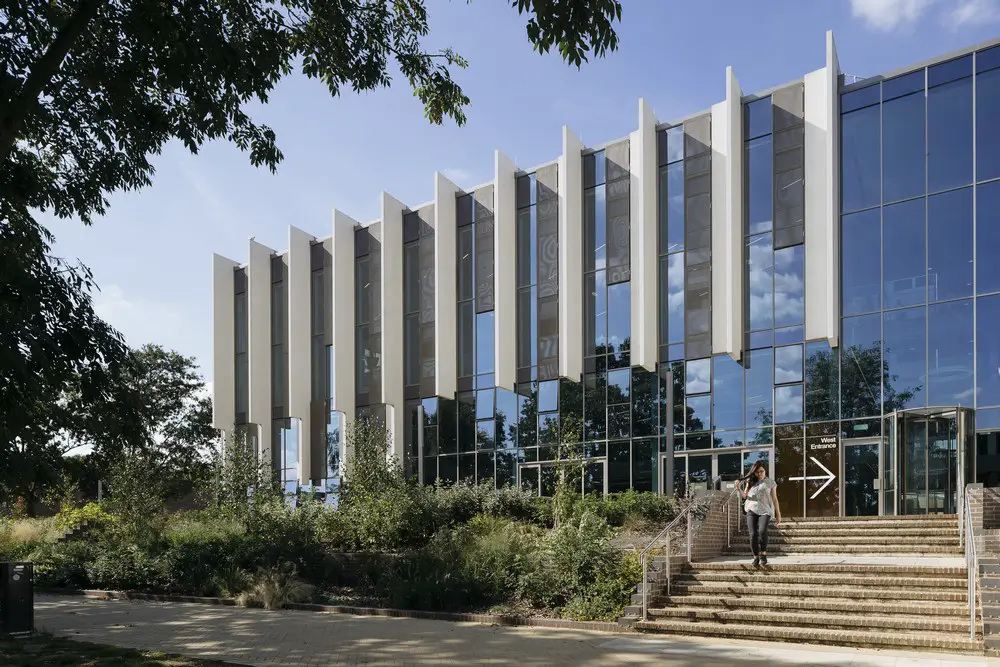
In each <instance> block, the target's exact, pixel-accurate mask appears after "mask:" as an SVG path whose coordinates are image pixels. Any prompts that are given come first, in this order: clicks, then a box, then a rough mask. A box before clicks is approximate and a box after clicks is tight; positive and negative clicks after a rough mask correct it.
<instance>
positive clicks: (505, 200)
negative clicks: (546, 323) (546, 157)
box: [451, 151, 517, 391]
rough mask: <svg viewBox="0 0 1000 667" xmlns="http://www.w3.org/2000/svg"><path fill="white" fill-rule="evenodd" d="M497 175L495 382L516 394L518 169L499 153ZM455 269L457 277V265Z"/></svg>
mask: <svg viewBox="0 0 1000 667" xmlns="http://www.w3.org/2000/svg"><path fill="white" fill-rule="evenodd" d="M493 173H494V176H493V178H494V183H493V208H494V210H493V257H494V260H493V266H494V268H493V280H494V313H493V322H494V329H495V331H494V334H495V335H494V341H495V342H494V345H495V378H496V379H495V382H496V386H498V387H502V388H503V389H507V390H508V391H514V381H515V380H516V378H517V191H516V179H517V167H516V166H515V165H514V163H513V162H512V161H511V160H510V159H508V158H507V156H506V155H504V154H503V153H501V152H500V151H496V153H495V154H494V158H493ZM451 266H452V274H453V275H454V273H455V271H454V264H451ZM452 302H454V299H452ZM452 331H453V332H454V327H452ZM453 335H454V333H453ZM454 356H455V355H454V354H452V357H453V358H454Z"/></svg>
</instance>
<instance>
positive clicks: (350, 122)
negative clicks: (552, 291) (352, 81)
mask: <svg viewBox="0 0 1000 667" xmlns="http://www.w3.org/2000/svg"><path fill="white" fill-rule="evenodd" d="M508 5H509V2H506V1H503V2H501V1H498V0H472V1H471V2H470V3H467V2H465V1H463V0H427V6H428V12H429V15H430V23H431V35H430V37H429V39H428V46H431V47H444V46H451V47H453V48H455V49H456V50H457V51H458V52H459V53H460V54H462V55H463V56H465V57H466V58H467V59H468V60H469V61H470V67H469V69H467V70H465V71H460V72H459V73H458V75H457V78H458V80H459V81H460V83H461V85H462V86H463V88H464V89H465V91H466V94H467V95H468V96H469V97H470V98H471V99H472V104H471V105H470V106H469V107H468V110H467V114H468V123H467V124H466V126H464V127H461V128H459V127H456V126H454V124H451V123H446V124H445V125H444V126H442V127H433V126H431V125H429V124H428V123H427V121H426V120H424V118H423V114H422V108H421V107H420V104H419V102H418V101H417V100H416V99H415V98H413V96H412V93H411V91H410V90H409V88H408V86H407V85H406V82H405V80H398V81H397V82H396V85H395V87H393V88H392V89H390V90H382V91H377V92H374V93H369V94H364V95H355V94H353V93H351V92H350V91H346V92H345V93H344V94H343V95H342V96H341V97H339V98H331V97H330V96H329V95H328V93H327V92H326V90H325V89H324V87H323V86H322V84H320V83H319V82H316V81H309V80H307V79H305V77H302V76H293V77H291V78H289V79H286V80H285V81H284V82H282V83H281V84H280V85H279V87H278V89H277V90H276V91H275V93H274V94H273V95H272V97H271V102H270V103H269V104H268V105H267V106H266V107H261V108H259V109H256V110H255V111H254V113H253V115H254V117H255V119H257V120H259V121H263V122H266V123H268V124H269V125H271V126H272V127H273V128H274V129H275V131H276V132H277V135H278V142H279V145H280V147H281V149H282V150H283V152H284V154H285V160H284V162H283V163H282V164H281V165H280V167H279V169H278V173H277V174H274V175H272V174H271V173H270V172H269V171H267V170H263V169H255V168H253V167H252V166H250V164H249V162H248V160H247V157H246V155H244V154H242V153H240V152H239V150H238V149H236V148H235V147H233V146H230V145H228V144H223V143H216V144H212V145H209V146H206V147H205V148H204V149H203V150H202V152H201V153H200V154H199V155H191V154H189V153H187V152H186V151H185V150H184V149H183V148H182V147H181V146H179V145H176V144H171V145H169V146H168V147H167V148H166V150H165V151H164V152H163V154H162V155H161V156H158V157H157V158H156V159H155V160H154V164H155V165H156V169H157V172H156V176H155V179H154V185H153V187H151V188H147V189H146V190H143V191H141V192H137V193H125V194H119V195H116V196H114V197H113V198H112V206H111V209H110V212H109V214H108V215H107V216H106V217H105V218H103V219H99V220H97V221H95V224H94V225H93V226H92V227H89V228H87V227H84V226H83V225H82V224H80V223H79V222H78V221H72V220H67V221H61V220H49V223H50V228H51V229H52V231H53V232H54V233H55V234H56V237H57V243H56V252H57V253H58V254H60V255H61V256H65V257H74V258H79V259H80V260H82V261H83V262H84V263H85V264H87V265H88V266H90V267H91V269H93V271H94V274H95V277H96V279H97V281H98V284H99V285H100V286H101V290H102V291H101V292H100V293H98V294H96V295H95V303H96V305H97V309H98V312H99V313H100V314H101V315H102V316H103V317H104V318H105V319H106V320H108V321H109V322H110V323H111V324H112V325H114V326H116V327H117V328H118V329H119V330H120V331H121V332H122V333H123V334H124V335H125V337H126V339H127V341H128V342H129V344H131V345H133V346H139V345H142V344H144V343H149V342H153V343H160V344H163V345H165V346H167V347H169V348H173V349H176V350H178V351H179V352H181V353H183V354H186V355H190V356H194V357H196V359H197V360H198V362H199V364H200V365H201V368H202V372H203V373H204V375H205V377H206V379H208V380H211V377H212V358H211V354H212V317H211V279H212V276H211V266H212V253H213V252H218V253H220V254H223V255H226V256H228V257H230V258H232V259H234V260H237V261H240V262H244V261H246V259H247V239H249V238H250V237H255V238H256V239H257V240H258V241H260V242H261V243H264V244H265V245H268V246H270V247H271V248H274V249H276V250H281V249H284V248H285V246H286V245H287V239H288V231H287V226H288V225H289V224H292V225H295V226H297V227H299V228H301V229H303V230H305V231H307V232H309V233H311V234H314V235H316V236H317V237H324V236H328V235H329V234H330V227H331V219H332V215H331V211H332V209H333V208H338V209H340V210H342V211H344V212H345V213H347V214H349V215H351V216H352V217H354V218H355V219H357V220H361V221H367V220H372V219H375V218H376V217H377V216H378V206H379V193H380V192H381V191H382V190H386V191H387V192H389V193H391V194H392V195H393V196H395V197H397V198H399V199H400V200H402V201H404V202H406V203H407V204H410V205H416V204H421V203H424V202H427V201H429V200H431V199H432V198H433V173H434V171H435V170H440V171H442V172H444V173H445V174H446V175H448V176H449V177H450V178H451V179H452V180H454V181H455V182H456V183H457V184H458V185H459V186H466V187H468V186H472V185H477V184H480V183H483V182H486V181H488V180H490V179H491V178H492V170H493V151H494V150H495V149H499V150H501V151H503V152H504V153H505V154H506V155H507V156H508V157H510V158H512V159H513V160H514V161H515V162H516V163H517V164H518V165H519V166H521V167H531V166H534V165H537V164H539V163H542V162H546V161H548V160H551V159H554V158H556V157H557V156H558V155H559V153H560V150H561V127H562V126H563V125H564V124H566V125H568V126H569V127H570V128H571V129H572V130H573V131H574V132H575V133H576V134H577V135H578V136H579V137H580V138H581V139H582V140H583V141H584V143H585V144H590V145H596V144H601V143H604V142H606V141H609V140H612V139H616V138H619V137H622V136H625V135H626V134H627V133H629V132H631V131H632V130H634V129H635V128H636V126H637V113H638V112H637V108H638V99H639V98H640V97H645V98H646V99H647V100H648V101H649V103H650V104H651V105H652V107H653V109H654V111H655V112H656V115H657V117H658V119H659V120H660V121H661V122H665V121H670V120H672V119H676V118H680V117H683V116H685V115H688V114H690V113H694V112H698V111H701V110H705V109H708V107H709V106H711V105H712V104H713V103H714V102H718V101H720V100H721V99H723V97H724V83H725V68H726V66H727V65H732V66H733V67H734V69H735V73H736V76H737V78H738V79H739V81H740V84H741V86H742V88H743V91H744V93H752V92H754V91H757V90H762V89H765V88H769V87H771V86H774V85H778V84H781V83H785V82H787V81H791V80H793V79H796V78H799V77H801V76H802V75H803V74H805V73H806V72H809V71H812V70H815V69H818V68H820V67H822V66H823V64H824V62H823V61H824V57H825V55H824V54H825V51H824V49H825V47H824V34H825V31H826V30H828V29H832V30H833V31H834V35H835V39H836V41H837V48H838V52H839V55H840V63H841V68H842V69H843V70H844V71H845V72H847V73H850V74H857V75H862V76H870V75H874V74H878V73H881V72H886V71H890V70H893V69H895V68H898V67H902V66H905V65H907V64H911V63H914V62H916V61H919V60H922V59H925V58H930V57H933V56H936V55H940V54H943V53H947V52H949V51H951V50H954V49H957V48H961V47H964V46H969V45H973V44H976V43H978V42H981V41H985V40H988V39H991V38H994V37H1000V0H769V1H767V2H765V1H764V0H754V1H753V2H745V1H741V0H701V1H700V2H690V3H676V2H667V1H665V0H623V5H624V15H623V21H622V24H621V25H620V26H619V29H618V34H619V36H620V38H621V45H620V48H619V50H618V52H617V53H614V54H612V55H611V56H609V57H608V58H607V59H605V60H603V61H596V62H592V63H591V64H589V65H585V66H584V67H583V69H582V70H580V71H577V70H576V69H574V68H571V67H569V66H567V65H565V64H564V63H563V62H562V60H561V59H560V58H559V56H558V55H557V54H549V55H546V56H540V55H538V54H536V53H535V52H534V51H532V48H531V45H530V43H529V42H528V40H527V37H526V36H525V30H524V25H525V22H524V20H523V19H522V18H521V17H519V16H518V14H517V12H516V10H514V9H511V8H510V7H509V6H508ZM682 6H683V11H681V10H680V9H679V8H680V7H682Z"/></svg>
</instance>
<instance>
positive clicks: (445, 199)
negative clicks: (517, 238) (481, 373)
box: [434, 172, 459, 399]
mask: <svg viewBox="0 0 1000 667" xmlns="http://www.w3.org/2000/svg"><path fill="white" fill-rule="evenodd" d="M458 191H459V190H458V186H456V185H455V184H454V183H452V182H451V181H449V180H448V179H447V178H445V177H444V176H442V175H441V174H440V173H437V172H435V174H434V363H435V365H436V368H435V373H434V384H435V392H434V393H435V394H437V395H438V396H441V397H442V398H450V399H454V398H455V391H456V390H457V388H458V387H457V384H458V353H457V350H458V340H457V332H458V323H457V319H458V295H457V293H456V289H457V287H456V281H457V278H456V276H457V273H458V270H457V265H456V263H455V262H456V259H455V258H456V255H455V253H456V248H455V244H456V243H457V240H456V239H457V235H458V220H457V219H456V215H457V204H456V201H455V197H456V196H457V195H458Z"/></svg>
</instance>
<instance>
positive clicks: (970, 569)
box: [964, 488, 979, 641]
mask: <svg viewBox="0 0 1000 667" xmlns="http://www.w3.org/2000/svg"><path fill="white" fill-rule="evenodd" d="M970 505H971V503H970V502H969V490H968V488H966V489H965V508H964V514H965V517H964V523H965V568H966V572H967V574H968V578H969V639H971V640H972V641H975V640H976V584H977V583H978V580H979V555H978V553H977V552H976V539H975V535H974V534H973V532H972V509H971V507H970Z"/></svg>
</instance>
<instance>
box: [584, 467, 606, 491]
mask: <svg viewBox="0 0 1000 667" xmlns="http://www.w3.org/2000/svg"><path fill="white" fill-rule="evenodd" d="M607 479H608V462H607V461H605V460H604V459H600V460H596V461H587V462H586V463H585V464H584V466H583V493H584V495H589V494H591V493H597V494H600V495H602V496H603V495H604V490H605V489H606V488H607Z"/></svg>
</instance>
